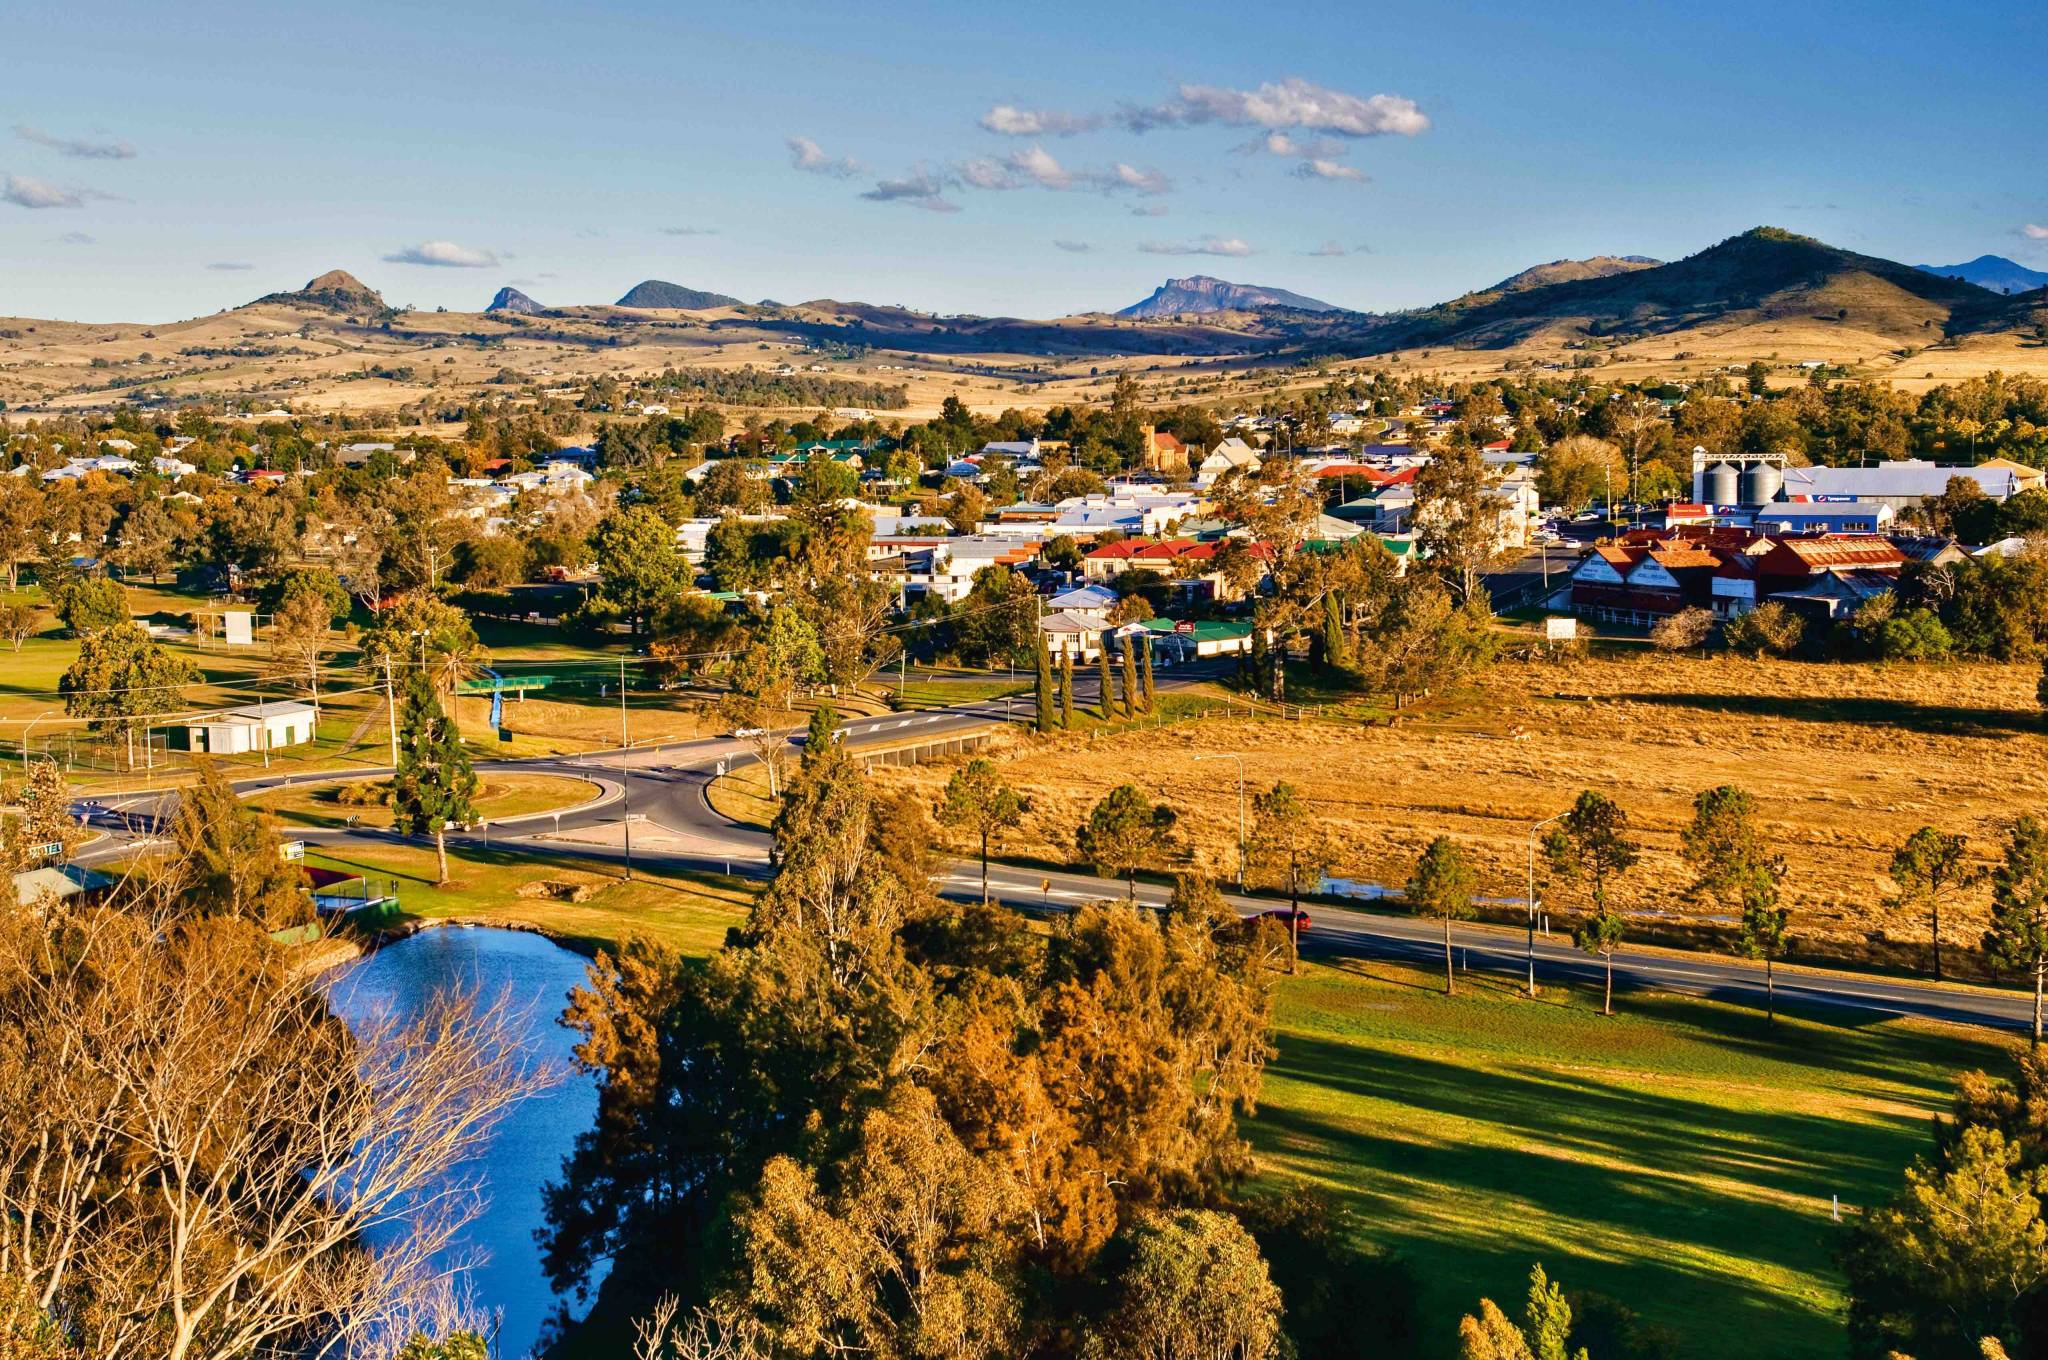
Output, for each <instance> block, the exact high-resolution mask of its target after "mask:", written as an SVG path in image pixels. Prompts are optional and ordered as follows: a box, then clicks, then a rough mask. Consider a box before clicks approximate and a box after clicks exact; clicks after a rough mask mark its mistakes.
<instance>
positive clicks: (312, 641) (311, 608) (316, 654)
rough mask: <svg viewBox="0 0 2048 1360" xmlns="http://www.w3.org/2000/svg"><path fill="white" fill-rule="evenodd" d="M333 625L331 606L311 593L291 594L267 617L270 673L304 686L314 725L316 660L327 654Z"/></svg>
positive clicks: (317, 694) (317, 700)
mask: <svg viewBox="0 0 2048 1360" xmlns="http://www.w3.org/2000/svg"><path fill="white" fill-rule="evenodd" d="M333 624H334V613H333V605H332V602H331V601H330V600H328V599H325V598H323V597H322V596H320V595H318V594H316V593H314V592H311V591H295V592H294V593H292V594H291V595H289V596H287V597H286V598H285V602H284V604H283V606H282V607H280V608H279V609H278V611H277V612H276V613H275V614H273V615H271V623H270V661H271V670H272V673H274V674H277V675H283V676H290V677H291V678H292V679H294V680H304V681H305V682H306V695H307V697H308V698H309V699H310V700H311V701H312V704H313V716H314V721H316V722H317V721H319V716H320V658H321V657H322V656H323V655H325V654H326V652H327V649H328V645H329V642H330V638H329V633H330V630H331V629H332V628H333Z"/></svg>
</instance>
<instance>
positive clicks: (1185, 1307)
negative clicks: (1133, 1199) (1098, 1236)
mask: <svg viewBox="0 0 2048 1360" xmlns="http://www.w3.org/2000/svg"><path fill="white" fill-rule="evenodd" d="M1130 1239H1131V1241H1130V1264H1129V1265H1128V1266H1126V1267H1125V1268H1124V1271H1123V1273H1122V1275H1121V1278H1120V1279H1119V1280H1118V1281H1117V1289H1118V1293H1119V1295H1120V1297H1119V1299H1118V1302H1117V1304H1116V1306H1115V1307H1114V1308H1113V1309H1112V1311H1111V1312H1110V1314H1109V1317H1108V1318H1107V1319H1106V1320H1105V1321H1106V1326H1104V1327H1103V1329H1102V1331H1101V1333H1100V1334H1099V1336H1098V1337H1097V1338H1096V1344H1095V1347H1093V1348H1091V1350H1090V1352H1089V1353H1090V1354H1094V1355H1105V1356H1107V1355H1117V1356H1134V1357H1135V1356H1144V1357H1148V1358H1149V1360H1195V1357H1198V1356H1199V1357H1215V1360H1267V1357H1269V1356H1274V1355H1277V1354H1278V1353H1279V1349H1278V1348H1279V1344H1280V1335H1281V1333H1280V1314H1281V1293H1280V1289H1279V1287H1278V1286H1277V1285H1275V1284H1274V1283H1273V1281H1272V1278H1271V1276H1270V1275H1269V1274H1268V1272H1267V1269H1266V1263H1265V1261H1264V1260H1263V1259H1262V1258H1261V1257H1260V1255H1259V1248H1258V1244H1257V1243H1256V1242H1254V1241H1253V1240H1252V1237H1251V1234H1250V1233H1248V1232H1246V1231H1245V1230H1244V1227H1243V1225H1241V1224H1240V1223H1239V1222H1238V1221H1237V1220H1236V1219H1235V1218H1232V1217H1230V1216H1229V1215H1228V1214H1219V1213H1215V1212H1212V1211H1210V1210H1206V1209H1183V1210H1181V1211H1179V1212H1177V1213H1174V1214H1171V1215H1160V1216H1153V1217H1148V1218H1145V1219H1143V1220H1141V1221H1140V1222H1139V1223H1138V1224H1137V1225H1136V1226H1135V1227H1134V1228H1133V1229H1132V1231H1131V1233H1130Z"/></svg>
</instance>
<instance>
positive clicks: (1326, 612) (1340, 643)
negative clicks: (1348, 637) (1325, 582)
mask: <svg viewBox="0 0 2048 1360" xmlns="http://www.w3.org/2000/svg"><path fill="white" fill-rule="evenodd" d="M1317 642H1318V647H1319V650H1320V651H1321V652H1322V660H1323V665H1324V666H1326V667H1328V668H1329V669H1330V670H1333V671H1341V670H1343V669H1345V668H1346V667H1347V666H1349V665H1350V664H1351V657H1350V654H1349V649H1347V648H1346V647H1345V645H1344V605H1343V601H1342V600H1340V599H1338V597H1337V592H1336V591H1334V590H1332V591H1329V592H1327V593H1325V594H1324V596H1323V627H1322V634H1321V636H1320V637H1319V638H1318V639H1317Z"/></svg>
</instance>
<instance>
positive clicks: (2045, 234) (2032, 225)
mask: <svg viewBox="0 0 2048 1360" xmlns="http://www.w3.org/2000/svg"><path fill="white" fill-rule="evenodd" d="M2020 235H2022V236H2024V237H2026V238H2027V239H2028V240H2029V241H2048V227H2044V226H2042V225H2041V224H2040V223H2039V222H2029V223H2027V225H2025V226H2024V227H2021V228H2020Z"/></svg>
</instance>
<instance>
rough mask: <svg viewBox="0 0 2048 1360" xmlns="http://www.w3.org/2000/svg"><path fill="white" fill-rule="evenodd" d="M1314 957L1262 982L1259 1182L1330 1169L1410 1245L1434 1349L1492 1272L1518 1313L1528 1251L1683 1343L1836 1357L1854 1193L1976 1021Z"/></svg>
mask: <svg viewBox="0 0 2048 1360" xmlns="http://www.w3.org/2000/svg"><path fill="white" fill-rule="evenodd" d="M1442 985H1443V984H1442V978H1441V975H1437V974H1431V973H1428V972H1422V971H1416V970H1412V969H1407V968H1402V967H1397V966H1394V965H1391V964H1384V963H1370V964H1367V963H1361V962H1355V961H1345V962H1339V963H1318V964H1311V965H1310V966H1309V968H1308V970H1307V971H1306V972H1305V973H1304V974H1303V976H1301V977H1299V978H1296V979H1290V980H1289V981H1287V982H1285V983H1284V984H1282V986H1281V988H1280V992H1279V1004H1278V1028H1279V1039H1280V1044H1279V1055H1278V1057H1277V1058H1276V1059H1275V1060H1274V1062H1273V1063H1272V1065H1271V1066H1270V1067H1269V1068H1268V1070H1267V1077H1266V1083H1265V1094H1264V1097H1263V1099H1262V1102H1261V1105H1260V1109H1259V1112H1258V1115H1257V1117H1256V1118H1255V1119H1254V1120H1252V1121H1250V1124H1249V1135H1250V1137H1251V1139H1252V1141H1253V1143H1254V1145H1255V1147H1256V1148H1257V1150H1258V1154H1259V1158H1260V1163H1261V1167H1262V1183H1263V1184H1277V1183H1279V1182H1280V1181H1281V1180H1283V1179H1284V1178H1286V1177H1301V1178H1304V1179H1307V1180H1309V1181H1312V1182H1315V1183H1318V1184H1320V1185H1323V1186H1325V1187H1327V1188H1328V1189H1330V1190H1331V1191H1332V1192H1333V1193H1335V1194H1337V1195H1338V1196H1339V1197H1340V1198H1341V1199H1343V1200H1344V1201H1345V1202H1346V1203H1347V1204H1348V1205H1349V1206H1350V1207H1351V1208H1352V1209H1353V1210H1354V1211H1355V1212H1356V1214H1357V1217H1358V1221H1359V1223H1360V1224H1361V1225H1362V1226H1361V1232H1362V1233H1363V1235H1364V1236H1365V1237H1367V1238H1368V1239H1370V1240H1371V1241H1372V1242H1374V1243H1376V1244H1378V1245H1380V1246H1383V1247H1386V1248H1389V1249H1392V1250H1394V1251H1397V1252H1399V1253H1401V1254H1403V1255H1405V1256H1406V1257H1408V1258H1409V1260H1411V1261H1412V1262H1413V1263H1414V1264H1415V1265H1416V1267H1418V1274H1419V1276H1420V1278H1421V1279H1422V1280H1423V1281H1424V1288H1425V1297H1424V1299H1423V1300H1422V1307H1423V1317H1424V1318H1425V1320H1426V1322H1427V1325H1428V1327H1429V1328H1430V1329H1431V1330H1432V1331H1433V1332H1434V1333H1435V1334H1436V1335H1438V1336H1440V1338H1441V1342H1442V1347H1441V1351H1440V1353H1441V1354H1443V1355H1449V1354H1451V1353H1452V1352H1453V1348H1454V1338H1455V1331H1456V1326H1457V1320H1458V1317H1459V1316H1460V1315H1461V1314H1462V1313H1464V1312H1469V1311H1471V1310H1472V1309H1473V1308H1474V1307H1475V1306H1476V1304H1477V1302H1478V1299H1479V1297H1480V1296H1481V1295H1488V1296H1490V1297H1492V1298H1493V1299H1495V1300H1496V1301H1497V1302H1500V1303H1501V1304H1502V1305H1503V1306H1504V1307H1507V1308H1508V1310H1509V1311H1510V1312H1511V1313H1519V1309H1520V1299H1521V1296H1522V1293H1523V1290H1524V1289H1525V1287H1526V1279H1527V1276H1528V1271H1529V1267H1530V1265H1531V1264H1532V1263H1534V1262H1537V1261H1541V1262H1542V1263H1543V1265H1544V1267H1545V1269H1546V1270H1548V1271H1549V1272H1550V1274H1551V1277H1552V1278H1553V1279H1559V1280H1562V1281H1563V1282H1564V1284H1565V1286H1566V1287H1567V1288H1576V1289H1589V1290H1594V1291H1597V1292H1600V1293H1604V1294H1609V1295H1612V1296H1614V1297H1617V1298H1619V1299H1621V1300H1623V1301H1624V1302H1626V1303H1627V1304H1629V1305H1630V1306H1631V1307H1633V1308H1635V1309H1636V1310H1637V1311H1639V1312H1640V1313H1642V1314H1643V1315H1644V1316H1645V1317H1646V1318H1648V1319H1650V1320H1652V1321H1654V1322H1657V1323H1660V1324H1663V1325H1665V1326H1667V1327H1670V1328H1672V1329H1673V1330H1675V1331H1676V1332H1678V1333H1679V1334H1680V1335H1681V1336H1682V1337H1683V1338H1684V1340H1685V1348H1684V1351H1683V1354H1685V1355H1687V1356H1697V1357H1701V1358H1702V1360H1705V1358H1706V1357H1719V1356H1725V1355H1755V1356H1772V1357H1786V1358H1788V1360H1791V1358H1796V1357H1808V1356H1811V1357H1822V1356H1825V1357H1830V1360H1832V1357H1836V1356H1839V1355H1841V1354H1842V1352H1843V1346H1844V1341H1843V1332H1842V1309H1843V1300H1842V1296H1841V1280H1840V1278H1839V1276H1838V1274H1837V1272H1836V1270H1835V1268H1834V1266H1833V1264H1832V1260H1831V1254H1832V1252H1833V1250H1834V1247H1835V1244H1836V1243H1837V1242H1838V1241H1839V1240H1840V1233H1841V1229H1840V1228H1839V1227H1838V1226H1837V1225H1835V1224H1834V1223H1833V1222H1832V1221H1831V1217H1830V1199H1829V1197H1830V1196H1831V1195H1840V1196H1841V1199H1842V1203H1843V1205H1844V1212H1845V1213H1846V1212H1847V1208H1848V1206H1852V1205H1861V1204H1865V1203H1871V1202H1875V1201H1877V1200H1879V1199H1882V1198H1885V1197H1887V1196H1889V1195H1890V1194H1891V1193H1892V1192H1893V1191H1894V1190H1895V1189H1896V1188H1897V1187H1898V1185H1899V1183H1900V1172H1901V1170H1902V1169H1903V1168H1904V1166H1905V1165H1906V1163H1907V1162H1908V1161H1909V1160H1910V1159H1911V1158H1912V1157H1913V1156H1914V1155H1915V1154H1916V1153H1918V1152H1921V1151H1923V1150H1924V1149H1925V1148H1926V1147H1927V1146H1928V1120H1929V1117H1930V1116H1931V1115H1933V1114H1934V1113H1936V1112H1937V1111H1939V1110H1941V1109H1943V1108H1945V1107H1946V1104H1947V1101H1948V1096H1949V1092H1950V1089H1951V1087H1952V1085H1953V1080H1954V1076H1955V1074H1956V1073H1957V1072H1958V1071H1959V1070H1963V1069H1966V1068H1970V1067H1980V1066H1983V1067H1991V1068H1993V1069H1994V1070H1996V1069H1997V1067H1998V1066H1999V1064H2000V1063H2001V1061H2002V1056H2001V1055H2002V1052H2003V1047H2002V1043H2001V1041H1999V1040H1998V1039H1997V1038H1995V1037H1994V1036H1991V1035H1988V1034H1985V1033H1982V1032H1975V1031H1968V1030H1963V1029H1958V1028H1951V1027H1948V1026H1941V1025H1934V1024H1925V1023H1920V1022H1907V1021H1884V1022H1880V1021H1877V1020H1875V1019H1858V1020H1855V1021H1850V1020H1845V1019H1843V1018H1841V1017H1836V1016H1827V1017H1822V1018H1808V1017H1781V1018H1780V1021H1779V1023H1778V1025H1777V1027H1776V1029H1775V1030H1770V1029H1767V1028H1766V1026H1765V1023H1764V1019H1763V1017H1762V1016H1761V1015H1759V1014H1756V1013H1754V1012H1751V1011H1748V1010H1745V1009H1738V1008H1734V1007H1729V1006H1724V1005H1719V1004H1716V1003H1713V1002H1708V1001H1700V1000H1693V999H1689V998H1679V997H1667V996H1652V995H1629V996H1624V997H1623V998H1621V1000H1620V1006H1621V1014H1620V1015H1618V1016H1617V1017H1615V1018H1614V1019H1611V1020H1609V1019H1602V1018H1601V1017H1600V1016H1599V1014H1598V1011H1597V1004H1598V1001H1597V997H1594V996H1591V995H1581V994H1576V993H1570V992H1567V991H1564V990H1562V989H1551V990H1549V991H1548V992H1547V994H1546V995H1545V997H1544V998H1543V999H1542V1000H1541V1001H1540V1002H1538V1003H1535V1004H1531V1003H1530V1002H1528V1001H1526V1000H1523V999H1521V998H1520V997H1519V995H1518V994H1516V993H1514V992H1513V991H1512V990H1511V989H1510V988H1509V987H1508V986H1507V985H1506V984H1505V983H1503V982H1500V981H1498V980H1484V979H1474V980H1472V981H1470V982H1466V983H1463V984H1462V985H1461V989H1460V995H1458V996H1457V997H1455V998H1447V997H1445V996H1444V995H1443V994H1442Z"/></svg>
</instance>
